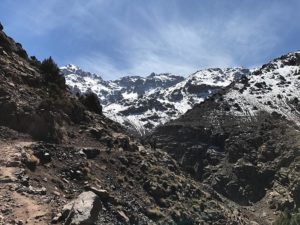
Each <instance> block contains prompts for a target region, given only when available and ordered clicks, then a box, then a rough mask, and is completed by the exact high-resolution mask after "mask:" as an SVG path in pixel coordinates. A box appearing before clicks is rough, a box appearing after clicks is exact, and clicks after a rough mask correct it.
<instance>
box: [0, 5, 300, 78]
mask: <svg viewBox="0 0 300 225" xmlns="http://www.w3.org/2000/svg"><path fill="white" fill-rule="evenodd" d="M299 11H300V1H299V0H85V1H83V0H43V1H41V0H26V1H24V0H1V2H0V22H1V23H2V24H3V26H4V31H5V32H6V33H7V34H8V35H9V36H11V37H13V38H14V39H15V40H16V41H17V42H20V43H21V44H22V45H23V47H24V48H25V49H26V50H27V52H28V54H29V55H34V56H36V57H37V58H39V59H41V60H42V59H44V58H46V57H49V56H52V57H53V58H54V60H55V61H56V62H57V63H58V64H59V65H60V66H63V65H65V64H69V63H71V64H76V65H78V66H80V67H81V68H83V69H84V70H87V71H90V72H95V73H97V74H100V75H101V76H102V77H103V78H104V79H107V80H109V79H116V78H118V77H121V76H127V75H140V76H145V75H149V74H150V73H152V72H155V73H165V72H170V73H173V74H178V75H189V74H191V73H193V72H195V71H197V70H200V69H205V68H212V67H222V68H224V67H236V66H237V67H247V68H253V67H257V66H259V65H262V64H264V63H267V62H268V61H270V60H272V59H273V58H276V57H278V56H280V55H282V54H285V53H288V52H291V51H296V50H299V49H300V46H299V45H300V43H299V41H300V23H299V21H300V13H299Z"/></svg>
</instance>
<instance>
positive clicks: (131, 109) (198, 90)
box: [62, 65, 250, 136]
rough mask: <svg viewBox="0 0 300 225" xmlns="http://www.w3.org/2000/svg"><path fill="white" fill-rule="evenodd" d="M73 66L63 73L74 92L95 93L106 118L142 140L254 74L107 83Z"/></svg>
mask: <svg viewBox="0 0 300 225" xmlns="http://www.w3.org/2000/svg"><path fill="white" fill-rule="evenodd" d="M69 66H70V69H69V70H68V69H67V67H62V72H63V73H64V75H65V77H66V81H67V84H68V85H69V86H70V87H71V88H72V90H73V91H74V92H86V91H89V90H91V91H93V92H95V93H96V94H97V95H98V97H99V98H100V100H101V101H102V104H103V112H104V114H105V115H106V116H108V117H109V118H111V119H113V120H115V121H117V122H119V123H121V124H124V125H125V126H126V127H127V128H129V130H131V132H135V133H137V134H139V135H141V136H144V135H146V134H147V133H150V132H151V131H152V130H153V129H155V127H157V126H158V125H162V124H164V123H166V122H167V121H170V120H172V119H176V118H178V117H179V116H180V115H182V114H184V113H185V112H186V111H187V110H188V109H191V108H192V107H193V106H194V105H195V104H197V103H200V102H202V101H203V100H204V99H205V98H207V97H208V96H210V95H211V94H213V93H215V92H217V91H219V90H220V89H222V88H223V87H225V86H227V85H229V84H230V83H231V82H232V81H234V80H236V79H239V78H240V77H241V76H243V75H247V74H249V73H250V71H249V70H248V69H243V68H226V69H219V68H211V69H206V70H199V71H197V72H195V73H193V74H191V75H190V76H188V77H186V78H184V77H182V76H177V75H172V74H154V73H152V74H150V75H149V76H146V77H140V76H126V77H122V78H119V79H117V80H111V81H103V79H102V78H101V77H99V76H97V75H92V74H91V73H88V72H86V73H82V70H81V69H79V67H76V66H74V65H69ZM73 68H77V69H78V71H79V72H76V70H75V71H74V69H73Z"/></svg>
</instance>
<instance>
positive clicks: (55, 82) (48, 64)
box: [40, 56, 66, 89]
mask: <svg viewBox="0 0 300 225" xmlns="http://www.w3.org/2000/svg"><path fill="white" fill-rule="evenodd" d="M40 69H41V71H42V73H43V74H44V76H45V81H46V82H47V83H48V84H52V87H54V86H57V87H58V88H60V89H65V88H66V81H65V78H64V76H63V75H61V74H60V70H59V68H58V66H57V64H56V63H55V62H54V61H53V59H52V57H51V56H50V57H49V58H48V59H44V60H43V61H42V63H41V65H40Z"/></svg>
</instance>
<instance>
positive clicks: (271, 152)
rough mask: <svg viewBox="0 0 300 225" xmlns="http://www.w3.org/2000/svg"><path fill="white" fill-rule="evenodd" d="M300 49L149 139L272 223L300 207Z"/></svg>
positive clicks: (189, 169)
mask: <svg viewBox="0 0 300 225" xmlns="http://www.w3.org/2000/svg"><path fill="white" fill-rule="evenodd" d="M299 71H300V52H294V53H290V54H287V55H284V56H282V57H280V58H277V59H275V60H273V61H271V62H270V63H268V64H265V65H263V66H262V67H261V68H259V69H257V70H254V71H253V72H252V73H251V75H249V76H247V77H242V78H241V79H240V80H238V81H236V82H234V83H233V84H231V85H230V86H228V87H227V88H225V89H224V90H223V91H222V92H220V93H218V94H215V95H213V96H212V97H210V98H209V99H208V100H206V101H205V102H203V103H201V104H199V105H197V106H195V107H194V108H193V109H192V110H189V111H188V112H187V113H186V114H184V115H183V116H181V117H180V118H179V119H177V120H175V121H172V122H170V123H168V124H166V125H164V126H161V127H158V129H157V130H156V131H155V132H154V134H153V135H152V136H151V138H150V139H151V142H152V145H153V146H155V147H156V148H161V149H163V150H164V151H166V152H168V153H169V154H170V155H172V156H173V158H175V159H176V160H177V161H178V162H179V164H180V165H181V166H182V167H184V168H185V170H186V171H187V172H189V173H190V174H191V175H192V176H193V177H195V178H196V179H198V180H200V181H202V182H203V183H206V184H208V185H209V186H211V187H212V188H213V189H214V190H216V191H217V192H218V193H220V194H222V195H224V196H226V197H227V198H229V199H230V200H233V201H235V202H236V203H238V204H240V205H244V207H245V208H247V209H248V210H251V211H252V212H253V214H254V215H256V216H257V218H260V222H259V224H272V222H274V219H275V215H277V214H279V213H280V212H281V211H283V210H294V209H297V208H299V204H300V201H299V190H300V189H299V187H300V186H299V185H300V180H299V170H298V169H297V168H298V167H299V153H300V142H299V137H300V135H299V122H300V118H299V113H300V111H299V110H300V107H299V104H300V103H299V100H298V98H299V97H300V93H299V85H300V72H299Z"/></svg>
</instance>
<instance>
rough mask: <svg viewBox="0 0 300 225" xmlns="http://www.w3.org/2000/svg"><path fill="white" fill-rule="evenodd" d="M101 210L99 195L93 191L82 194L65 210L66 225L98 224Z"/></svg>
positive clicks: (63, 213) (65, 207)
mask: <svg viewBox="0 0 300 225" xmlns="http://www.w3.org/2000/svg"><path fill="white" fill-rule="evenodd" d="M100 209H101V201H100V198H99V196H98V195H96V194H95V193H94V192H92V191H87V192H82V193H81V194H80V195H79V196H78V197H77V199H75V200H73V201H71V202H69V203H68V204H66V205H65V206H64V208H63V212H62V217H63V218H66V222H65V225H87V224H93V223H95V222H96V220H97V217H98V214H99V212H100Z"/></svg>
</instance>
